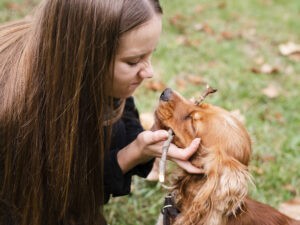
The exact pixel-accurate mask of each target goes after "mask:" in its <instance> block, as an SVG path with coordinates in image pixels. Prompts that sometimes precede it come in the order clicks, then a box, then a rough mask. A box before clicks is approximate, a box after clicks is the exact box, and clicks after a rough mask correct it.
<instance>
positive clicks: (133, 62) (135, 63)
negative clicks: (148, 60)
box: [127, 60, 140, 66]
mask: <svg viewBox="0 0 300 225" xmlns="http://www.w3.org/2000/svg"><path fill="white" fill-rule="evenodd" d="M139 62H140V60H138V61H132V62H127V64H128V65H129V66H136V65H137V64H138V63H139Z"/></svg>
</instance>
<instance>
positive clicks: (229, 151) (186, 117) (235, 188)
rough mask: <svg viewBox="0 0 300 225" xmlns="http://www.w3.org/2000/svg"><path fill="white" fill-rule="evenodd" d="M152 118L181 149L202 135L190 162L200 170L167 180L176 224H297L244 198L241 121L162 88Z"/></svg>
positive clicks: (247, 150)
mask: <svg viewBox="0 0 300 225" xmlns="http://www.w3.org/2000/svg"><path fill="white" fill-rule="evenodd" d="M155 117H156V126H157V127H158V128H160V129H169V128H171V129H172V130H173V132H174V135H175V136H174V139H173V142H174V143H175V144H176V145H177V146H179V147H182V148H185V147H187V146H188V145H189V144H190V143H191V141H192V140H193V139H194V138H196V137H199V138H201V144H200V147H199V149H198V151H197V152H196V153H195V154H194V155H193V156H192V158H191V160H190V161H191V162H192V164H193V165H195V166H197V167H198V168H201V169H203V171H204V174H198V175H193V174H188V173H187V172H185V171H183V170H181V169H180V170H179V173H178V174H177V175H176V179H175V180H173V181H172V183H171V186H172V187H173V190H172V193H173V194H174V195H175V202H176V206H177V208H178V209H179V210H180V212H181V213H180V214H179V216H177V217H176V219H175V221H174V222H173V224H174V225H300V222H299V221H296V220H293V219H291V218H289V217H287V216H285V215H283V214H282V213H280V212H279V211H277V210H275V209H274V208H272V207H270V206H268V205H266V204H263V203H260V202H257V201H255V200H252V199H251V198H249V197H248V196H247V194H248V185H249V183H250V182H251V175H250V173H249V171H248V163H249V161H250V156H251V140H250V137H249V134H248V132H247V130H246V129H245V127H244V126H243V124H242V123H241V122H240V121H239V120H237V119H236V118H235V117H234V116H233V115H232V114H230V113H229V112H228V111H226V110H224V109H222V108H220V107H217V106H213V105H210V104H206V103H202V104H200V105H196V104H195V103H193V102H191V101H188V100H186V99H184V98H183V97H182V96H180V95H179V94H178V93H176V92H174V91H172V90H171V89H166V90H165V91H164V92H163V93H162V96H161V99H160V102H159V106H158V108H157V110H156V112H155Z"/></svg>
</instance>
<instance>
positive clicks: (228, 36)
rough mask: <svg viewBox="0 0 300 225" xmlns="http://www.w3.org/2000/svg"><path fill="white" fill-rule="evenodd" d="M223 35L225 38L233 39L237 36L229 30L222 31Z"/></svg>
mask: <svg viewBox="0 0 300 225" xmlns="http://www.w3.org/2000/svg"><path fill="white" fill-rule="evenodd" d="M221 36H222V38H223V39H225V40H232V39H234V38H235V35H234V34H233V33H231V32H229V31H222V32H221Z"/></svg>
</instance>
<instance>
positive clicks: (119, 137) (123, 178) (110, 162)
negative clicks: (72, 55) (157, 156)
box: [104, 97, 154, 202]
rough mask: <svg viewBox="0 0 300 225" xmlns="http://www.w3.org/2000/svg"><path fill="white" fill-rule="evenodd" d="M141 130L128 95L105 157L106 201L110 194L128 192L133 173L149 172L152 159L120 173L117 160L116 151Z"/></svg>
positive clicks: (116, 194) (114, 127)
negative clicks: (124, 172)
mask: <svg viewBox="0 0 300 225" xmlns="http://www.w3.org/2000/svg"><path fill="white" fill-rule="evenodd" d="M142 131H143V128H142V126H141V123H140V120H139V114H138V111H137V109H136V107H135V104H134V100H133V98H132V97H130V98H128V99H127V100H126V104H125V109H124V113H123V116H122V118H121V119H120V120H119V121H117V122H116V123H115V124H114V125H113V129H112V139H111V147H110V149H109V153H108V154H107V155H106V157H105V163H104V166H105V168H104V191H105V201H106V202H107V201H108V200H109V196H110V195H112V196H121V195H127V194H129V193H130V185H131V178H132V176H133V175H138V176H140V177H146V176H147V175H148V173H149V172H150V170H151V168H152V165H153V161H154V159H153V160H150V161H149V162H147V163H145V164H140V165H137V166H136V167H134V168H133V169H131V170H130V171H128V172H127V173H126V174H123V173H122V170H121V168H120V166H119V164H118V161H117V153H118V151H119V150H121V149H122V148H124V147H125V146H127V145H128V144H130V143H131V142H132V141H133V140H134V139H135V138H136V137H137V135H138V134H139V133H140V132H142Z"/></svg>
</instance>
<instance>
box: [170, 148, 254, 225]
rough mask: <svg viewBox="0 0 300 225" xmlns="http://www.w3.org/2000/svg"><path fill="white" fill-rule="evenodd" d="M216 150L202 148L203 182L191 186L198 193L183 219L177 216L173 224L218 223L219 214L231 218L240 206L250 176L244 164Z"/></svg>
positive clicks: (241, 205) (220, 218)
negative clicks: (222, 213)
mask: <svg viewBox="0 0 300 225" xmlns="http://www.w3.org/2000/svg"><path fill="white" fill-rule="evenodd" d="M220 147H221V146H214V147H212V148H211V149H202V152H203V153H202V158H201V159H200V160H201V161H200V163H201V164H202V168H203V169H204V171H205V175H206V180H205V182H204V183H202V184H201V185H197V184H194V185H195V187H194V188H193V189H197V188H198V192H197V193H196V195H195V197H194V198H193V201H192V202H191V204H190V207H189V209H187V211H186V213H184V218H183V217H179V218H178V221H176V225H177V224H178V225H179V224H184V225H192V224H193V223H192V221H199V224H215V223H214V222H213V221H218V220H220V222H219V223H218V224H222V222H221V220H222V216H220V213H219V212H225V213H226V214H227V215H235V213H236V212H237V211H238V210H241V208H242V207H243V204H244V203H243V201H244V199H245V197H246V195H247V193H248V184H249V182H251V175H250V173H249V172H248V169H247V167H246V166H245V165H244V164H242V163H241V162H239V161H238V160H236V159H235V158H233V157H231V156H226V155H225V156H224V155H222V149H219V148H220ZM199 182H200V181H199ZM201 182H203V181H201ZM199 212H201V215H200V214H199ZM218 217H219V218H218ZM187 221H191V222H190V223H189V222H187Z"/></svg>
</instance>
